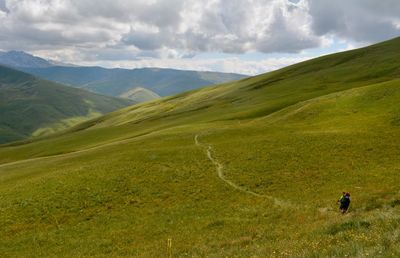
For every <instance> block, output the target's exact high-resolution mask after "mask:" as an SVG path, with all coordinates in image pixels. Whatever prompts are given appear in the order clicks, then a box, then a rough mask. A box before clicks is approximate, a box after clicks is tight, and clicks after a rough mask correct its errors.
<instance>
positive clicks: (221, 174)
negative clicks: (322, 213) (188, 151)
mask: <svg viewBox="0 0 400 258" xmlns="http://www.w3.org/2000/svg"><path fill="white" fill-rule="evenodd" d="M194 142H195V144H196V145H197V146H199V147H201V148H203V149H205V151H206V154H207V157H208V159H209V160H210V161H211V162H212V163H213V164H214V166H215V167H216V170H217V174H218V177H219V178H220V179H221V180H222V181H224V182H225V183H226V184H228V185H229V186H231V187H233V188H235V189H236V190H239V191H241V192H244V193H247V194H250V195H253V196H256V197H261V198H266V199H269V200H271V201H273V202H274V204H275V205H277V206H280V207H285V208H297V206H296V205H293V204H291V203H290V202H287V201H283V200H279V199H277V198H275V197H273V196H270V195H263V194H258V193H255V192H253V191H251V190H249V189H246V188H244V187H241V186H238V185H237V184H235V183H234V182H232V181H231V180H229V179H227V178H226V177H225V175H224V166H223V165H222V164H221V163H220V162H219V161H218V160H217V159H216V158H215V157H214V156H213V154H212V152H213V148H212V147H211V145H206V144H202V143H200V141H199V135H198V134H196V135H195V137H194Z"/></svg>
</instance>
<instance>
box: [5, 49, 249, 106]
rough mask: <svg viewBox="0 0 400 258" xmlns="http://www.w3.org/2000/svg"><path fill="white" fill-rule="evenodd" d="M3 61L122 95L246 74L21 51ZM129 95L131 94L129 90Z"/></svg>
mask: <svg viewBox="0 0 400 258" xmlns="http://www.w3.org/2000/svg"><path fill="white" fill-rule="evenodd" d="M0 64H4V65H7V66H11V67H15V68H17V69H19V70H22V71H24V72H27V73H30V74H33V75H36V76H38V77H41V78H44V79H47V80H51V81H55V82H59V83H62V84H65V85H69V86H74V87H78V88H84V89H87V90H90V91H93V92H97V93H100V94H104V95H109V96H121V95H124V94H125V93H126V92H129V91H131V90H132V89H135V88H137V87H141V88H145V89H147V90H148V91H147V93H149V95H148V96H147V97H145V99H149V98H151V96H154V93H155V94H156V95H159V96H169V95H174V94H177V93H181V92H184V91H188V90H192V89H196V88H199V87H203V86H207V85H211V84H219V83H224V82H228V81H233V80H239V79H242V78H244V77H246V75H241V74H233V73H219V72H199V71H186V70H175V69H161V68H141V69H106V68H102V67H79V66H72V65H64V64H61V65H60V64H56V63H55V62H54V61H49V60H46V59H43V58H40V57H35V56H32V55H30V54H27V53H24V52H20V51H10V52H1V54H0ZM126 95H129V94H125V96H126Z"/></svg>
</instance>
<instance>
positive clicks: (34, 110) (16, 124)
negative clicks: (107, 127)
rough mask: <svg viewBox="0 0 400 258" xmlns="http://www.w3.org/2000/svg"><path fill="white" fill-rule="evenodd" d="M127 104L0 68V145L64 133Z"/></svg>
mask: <svg viewBox="0 0 400 258" xmlns="http://www.w3.org/2000/svg"><path fill="white" fill-rule="evenodd" d="M131 103H132V102H130V101H128V100H122V99H116V98H111V97H105V96H101V95H98V94H94V93H90V92H86V91H83V90H79V89H74V88H70V87H65V86H62V85H60V84H56V83H52V82H49V81H44V80H40V79H38V78H35V77H33V76H31V75H28V74H25V73H22V72H19V71H16V70H13V69H11V68H7V67H4V66H0V132H1V133H0V143H4V142H9V141H14V140H20V139H24V138H28V137H30V136H32V135H33V136H38V135H44V134H47V133H50V132H54V131H58V130H61V129H65V128H67V127H70V126H72V125H75V124H77V123H79V122H82V121H85V120H87V119H89V118H94V117H97V116H100V115H102V114H105V113H107V112H110V111H113V110H116V109H119V108H122V107H124V106H127V105H128V104H131Z"/></svg>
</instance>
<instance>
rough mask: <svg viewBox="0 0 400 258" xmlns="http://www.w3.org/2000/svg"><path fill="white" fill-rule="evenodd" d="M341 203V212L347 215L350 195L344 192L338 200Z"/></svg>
mask: <svg viewBox="0 0 400 258" xmlns="http://www.w3.org/2000/svg"><path fill="white" fill-rule="evenodd" d="M338 203H340V211H341V212H342V214H344V213H346V212H347V210H348V209H349V206H350V193H347V192H343V195H342V196H341V197H340V199H339V200H338Z"/></svg>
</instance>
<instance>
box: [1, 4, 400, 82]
mask: <svg viewBox="0 0 400 258" xmlns="http://www.w3.org/2000/svg"><path fill="white" fill-rule="evenodd" d="M399 35H400V1H399V0H379V1H378V0H0V49H2V50H23V51H26V52H29V53H32V54H35V55H39V56H42V57H45V58H51V59H54V60H57V61H62V62H68V63H74V64H79V65H101V66H106V67H126V68H134V67H148V66H151V67H171V68H178V69H195V70H213V71H223V72H237V73H245V74H258V73H262V72H266V71H270V70H274V69H277V68H279V67H282V66H285V65H288V64H291V63H295V62H299V61H302V60H305V59H308V58H312V57H315V56H319V55H323V54H327V53H332V52H337V51H343V50H347V49H352V48H354V47H360V46H364V45H367V44H371V43H375V42H379V41H382V40H385V39H390V38H393V37H396V36H399Z"/></svg>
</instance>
